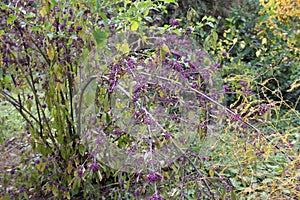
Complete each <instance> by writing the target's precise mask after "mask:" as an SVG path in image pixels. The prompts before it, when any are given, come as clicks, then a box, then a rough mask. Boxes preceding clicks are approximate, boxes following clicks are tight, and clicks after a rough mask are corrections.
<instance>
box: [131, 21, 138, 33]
mask: <svg viewBox="0 0 300 200" xmlns="http://www.w3.org/2000/svg"><path fill="white" fill-rule="evenodd" d="M138 28H139V23H138V22H136V21H133V22H132V23H131V30H132V31H136V30H137V29H138Z"/></svg>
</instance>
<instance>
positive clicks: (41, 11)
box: [40, 2, 50, 17]
mask: <svg viewBox="0 0 300 200" xmlns="http://www.w3.org/2000/svg"><path fill="white" fill-rule="evenodd" d="M44 3H45V6H43V7H42V9H41V10H40V14H41V15H42V17H45V15H47V14H48V13H49V12H50V6H49V3H48V2H44Z"/></svg>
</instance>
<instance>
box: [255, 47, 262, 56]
mask: <svg viewBox="0 0 300 200" xmlns="http://www.w3.org/2000/svg"><path fill="white" fill-rule="evenodd" d="M260 53H261V50H260V49H259V50H257V51H256V53H255V55H256V57H258V56H259V55H260Z"/></svg>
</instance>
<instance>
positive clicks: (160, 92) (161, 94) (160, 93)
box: [158, 89, 164, 98]
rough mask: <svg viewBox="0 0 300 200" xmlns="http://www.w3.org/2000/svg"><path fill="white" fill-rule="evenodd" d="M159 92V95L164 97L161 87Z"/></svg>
mask: <svg viewBox="0 0 300 200" xmlns="http://www.w3.org/2000/svg"><path fill="white" fill-rule="evenodd" d="M158 93H159V96H160V97H161V98H163V97H164V93H163V92H162V91H161V89H159V90H158Z"/></svg>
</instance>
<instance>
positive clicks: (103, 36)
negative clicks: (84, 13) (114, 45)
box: [92, 29, 106, 45]
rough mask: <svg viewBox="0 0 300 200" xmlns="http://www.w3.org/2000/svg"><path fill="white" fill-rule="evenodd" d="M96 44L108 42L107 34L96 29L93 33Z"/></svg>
mask: <svg viewBox="0 0 300 200" xmlns="http://www.w3.org/2000/svg"><path fill="white" fill-rule="evenodd" d="M92 34H93V36H94V39H95V40H96V43H97V44H98V45H99V44H101V43H102V42H104V41H105V40H106V32H105V31H102V30H101V29H96V30H94V31H93V32H92Z"/></svg>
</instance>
